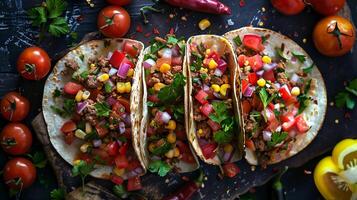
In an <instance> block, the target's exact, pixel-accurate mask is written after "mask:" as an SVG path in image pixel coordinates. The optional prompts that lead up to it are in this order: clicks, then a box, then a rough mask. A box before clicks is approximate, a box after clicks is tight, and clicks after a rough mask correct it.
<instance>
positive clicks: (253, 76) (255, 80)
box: [248, 72, 258, 85]
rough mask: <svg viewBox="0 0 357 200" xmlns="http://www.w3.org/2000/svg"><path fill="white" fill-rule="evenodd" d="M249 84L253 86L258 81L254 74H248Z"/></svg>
mask: <svg viewBox="0 0 357 200" xmlns="http://www.w3.org/2000/svg"><path fill="white" fill-rule="evenodd" d="M248 80H249V83H250V84H252V85H255V84H256V83H257V81H258V76H257V74H256V73H255V72H253V73H249V74H248Z"/></svg>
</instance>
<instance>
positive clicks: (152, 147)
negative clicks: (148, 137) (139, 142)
mask: <svg viewBox="0 0 357 200" xmlns="http://www.w3.org/2000/svg"><path fill="white" fill-rule="evenodd" d="M148 149H149V151H150V152H153V151H154V150H155V144H154V143H150V144H149V147H148Z"/></svg>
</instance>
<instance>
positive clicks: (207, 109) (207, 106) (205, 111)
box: [200, 103, 213, 117]
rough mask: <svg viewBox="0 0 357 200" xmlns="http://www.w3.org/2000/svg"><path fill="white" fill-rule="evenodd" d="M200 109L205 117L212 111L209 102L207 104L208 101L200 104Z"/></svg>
mask: <svg viewBox="0 0 357 200" xmlns="http://www.w3.org/2000/svg"><path fill="white" fill-rule="evenodd" d="M200 111H201V112H202V114H204V115H205V116H206V117H209V115H210V114H211V113H212V112H213V106H212V105H211V104H209V103H206V104H204V105H202V106H200Z"/></svg>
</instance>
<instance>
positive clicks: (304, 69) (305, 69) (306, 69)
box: [302, 63, 315, 74]
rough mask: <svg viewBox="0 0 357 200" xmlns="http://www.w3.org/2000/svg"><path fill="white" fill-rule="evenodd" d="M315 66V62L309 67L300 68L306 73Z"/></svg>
mask: <svg viewBox="0 0 357 200" xmlns="http://www.w3.org/2000/svg"><path fill="white" fill-rule="evenodd" d="M314 66H315V63H312V64H311V65H310V66H309V67H305V68H303V69H302V71H303V72H304V73H305V74H308V73H310V72H311V71H312V69H313V68H314Z"/></svg>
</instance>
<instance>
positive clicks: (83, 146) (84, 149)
mask: <svg viewBox="0 0 357 200" xmlns="http://www.w3.org/2000/svg"><path fill="white" fill-rule="evenodd" d="M91 146H92V145H91V144H90V143H84V144H82V146H81V147H80V148H79V149H80V150H81V152H83V153H87V151H88V148H89V147H91Z"/></svg>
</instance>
